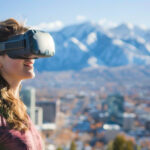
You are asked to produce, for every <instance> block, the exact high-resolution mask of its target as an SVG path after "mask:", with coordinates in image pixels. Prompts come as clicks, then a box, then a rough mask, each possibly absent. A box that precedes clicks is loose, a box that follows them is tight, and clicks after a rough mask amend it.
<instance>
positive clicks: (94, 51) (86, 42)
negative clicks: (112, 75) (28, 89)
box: [35, 22, 150, 71]
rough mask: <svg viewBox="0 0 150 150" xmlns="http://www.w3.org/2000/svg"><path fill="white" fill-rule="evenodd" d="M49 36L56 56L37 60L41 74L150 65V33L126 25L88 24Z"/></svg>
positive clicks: (71, 27)
mask: <svg viewBox="0 0 150 150" xmlns="http://www.w3.org/2000/svg"><path fill="white" fill-rule="evenodd" d="M50 34H51V35H52V36H53V38H54V41H55V45H56V53H55V56H54V57H52V58H46V59H39V60H37V61H36V64H35V67H36V68H37V70H39V71H50V70H57V71H60V70H79V69H83V68H86V67H98V66H108V67H109V66H110V67H116V66H124V65H147V64H150V30H144V29H142V28H140V27H138V26H133V25H131V24H125V23H124V24H121V25H119V26H117V27H115V28H111V29H108V30H106V29H103V28H102V27H101V26H99V25H97V24H93V23H90V22H85V23H82V24H77V25H71V26H67V27H65V28H63V29H62V30H60V31H57V32H51V33H50Z"/></svg>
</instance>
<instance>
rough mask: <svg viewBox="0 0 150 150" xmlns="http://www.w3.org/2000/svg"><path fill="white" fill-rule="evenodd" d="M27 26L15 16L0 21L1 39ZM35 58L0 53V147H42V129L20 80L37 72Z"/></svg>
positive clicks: (23, 149) (18, 149)
mask: <svg viewBox="0 0 150 150" xmlns="http://www.w3.org/2000/svg"><path fill="white" fill-rule="evenodd" d="M27 30H28V28H26V27H24V26H23V25H21V24H19V23H18V22H17V21H16V20H14V19H12V18H11V19H8V20H5V21H3V22H0V42H2V41H6V40H7V39H8V38H10V37H12V36H15V35H19V34H23V33H25V32H26V31H27ZM33 64H34V59H31V58H29V59H12V58H10V57H9V56H8V55H7V54H2V55H0V150H42V141H41V138H40V135H39V133H38V132H37V130H36V129H35V127H34V125H33V124H32V122H31V120H30V117H29V116H28V114H27V111H26V107H25V105H24V104H23V102H22V101H21V99H20V97H19V91H20V88H21V81H22V80H24V79H30V78H33V77H34V76H35V74H34V69H33Z"/></svg>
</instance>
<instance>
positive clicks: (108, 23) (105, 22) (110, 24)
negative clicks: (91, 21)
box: [98, 18, 118, 28]
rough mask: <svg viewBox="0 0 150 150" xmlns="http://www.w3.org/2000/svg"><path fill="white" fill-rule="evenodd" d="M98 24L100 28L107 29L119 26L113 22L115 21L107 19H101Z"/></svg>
mask: <svg viewBox="0 0 150 150" xmlns="http://www.w3.org/2000/svg"><path fill="white" fill-rule="evenodd" d="M98 24H99V25H100V26H103V27H106V28H112V27H116V26H117V25H118V24H117V23H115V22H113V21H109V20H107V19H106V18H103V19H100V20H99V21H98Z"/></svg>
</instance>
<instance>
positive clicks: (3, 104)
mask: <svg viewBox="0 0 150 150" xmlns="http://www.w3.org/2000/svg"><path fill="white" fill-rule="evenodd" d="M27 30H28V28H27V27H24V26H23V25H21V24H19V23H18V22H17V21H16V20H15V19H13V18H10V19H7V20H5V21H2V22H0V42H2V41H6V40H7V39H8V38H10V37H12V36H15V35H17V34H21V33H24V32H26V31H27ZM20 88H21V87H20ZM0 115H2V116H3V117H4V118H5V119H6V121H7V123H8V125H9V127H10V129H15V130H19V131H23V132H24V131H26V130H27V129H28V128H29V120H28V115H27V111H26V106H25V105H24V103H23V102H22V100H21V99H17V98H15V96H14V94H13V93H12V92H11V91H10V86H9V84H8V82H7V81H6V80H5V79H4V78H3V77H2V75H1V74H0Z"/></svg>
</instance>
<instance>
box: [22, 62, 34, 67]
mask: <svg viewBox="0 0 150 150" xmlns="http://www.w3.org/2000/svg"><path fill="white" fill-rule="evenodd" d="M24 66H26V67H29V68H33V63H32V62H26V63H24Z"/></svg>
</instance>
